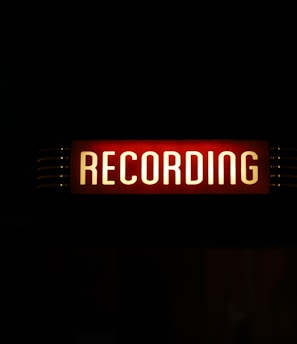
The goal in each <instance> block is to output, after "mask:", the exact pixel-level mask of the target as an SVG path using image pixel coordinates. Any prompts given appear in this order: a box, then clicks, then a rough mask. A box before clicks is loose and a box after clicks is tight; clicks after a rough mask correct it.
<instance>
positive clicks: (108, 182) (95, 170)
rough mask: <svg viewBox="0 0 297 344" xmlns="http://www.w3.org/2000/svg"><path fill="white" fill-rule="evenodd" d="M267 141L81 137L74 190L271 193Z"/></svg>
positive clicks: (74, 156) (74, 155) (74, 158)
mask: <svg viewBox="0 0 297 344" xmlns="http://www.w3.org/2000/svg"><path fill="white" fill-rule="evenodd" d="M269 178H270V164H269V143H268V142H267V141H257V140H85V141H84V140H80V141H73V142H72V147H71V193H73V194H267V193H269V185H270V180H269Z"/></svg>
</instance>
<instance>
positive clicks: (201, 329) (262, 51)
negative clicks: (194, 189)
mask: <svg viewBox="0 0 297 344" xmlns="http://www.w3.org/2000/svg"><path fill="white" fill-rule="evenodd" d="M122 10H123V9H120V8H116V9H112V11H110V12H106V11H105V9H103V8H102V9H99V10H98V9H97V8H95V6H92V5H89V4H82V3H80V4H74V3H72V4H71V5H67V4H66V3H63V2H61V3H59V4H56V5H54V4H52V5H49V4H45V3H38V4H36V3H29V4H28V3H24V4H23V3H21V2H15V3H14V5H13V6H12V8H11V9H9V10H8V11H7V12H6V13H7V16H6V18H5V19H6V20H4V23H5V30H4V31H3V51H2V57H4V63H3V64H2V68H1V69H2V70H1V71H2V73H1V85H2V87H1V93H2V97H1V98H2V101H1V114H2V116H1V119H2V123H1V140H0V142H1V147H2V149H1V182H2V183H1V201H2V202H1V204H2V205H1V218H0V221H1V222H0V225H1V254H2V257H1V269H2V271H3V274H2V277H1V278H2V282H3V283H2V289H1V293H2V299H3V303H4V307H3V308H2V309H3V310H2V314H5V319H6V320H5V322H4V323H3V324H2V325H3V326H2V327H1V333H0V334H1V335H2V337H3V343H6V342H7V343H10V342H12V341H13V340H14V341H19V342H21V341H22V340H25V339H26V338H27V339H28V338H29V339H30V342H31V343H33V341H34V340H36V342H39V343H40V342H42V343H46V342H47V341H48V342H50V343H55V342H59V340H60V341H61V342H63V343H66V341H67V340H68V341H69V342H71V340H72V342H73V343H74V342H75V340H76V342H79V340H81V342H87V340H89V341H90V342H91V337H92V336H93V339H92V340H93V341H96V340H97V342H98V341H99V342H100V343H114V342H115V339H113V338H115V337H116V338H117V342H121V341H122V342H123V341H125V342H126V341H127V342H130V343H131V342H133V341H135V342H137V343H146V341H148V342H152V341H154V342H157V341H158V340H159V341H160V342H162V343H164V342H173V343H192V342H197V340H198V339H199V340H201V341H203V342H205V343H215V342H216V339H215V336H214V335H211V333H213V332H217V333H218V336H219V337H220V338H221V341H219V342H220V343H224V339H222V338H225V337H224V335H223V334H224V333H225V332H224V330H226V328H228V329H229V327H230V326H229V325H230V324H229V325H228V323H225V322H226V321H227V320H226V309H227V308H228V307H229V306H230V304H231V303H232V302H233V303H235V304H236V302H237V307H239V309H241V310H242V309H243V311H244V312H245V313H246V314H248V316H247V319H248V320H249V321H252V322H253V324H254V323H256V325H253V326H254V327H253V328H256V330H254V331H255V333H256V335H255V337H254V338H256V339H257V338H262V343H263V340H266V339H267V338H270V337H269V336H272V337H273V338H274V340H277V339H276V338H280V339H279V340H283V341H280V342H282V343H284V339H283V333H287V337H288V339H287V340H288V342H289V340H293V339H292V338H295V337H294V336H295V333H293V332H294V331H293V330H292V329H293V328H294V326H291V328H290V329H291V330H290V329H283V327H282V325H279V326H278V325H275V324H279V322H278V320H276V319H279V318H283V317H284V316H283V314H285V315H286V316H287V318H288V319H293V320H292V322H293V321H295V319H296V318H295V315H294V314H295V311H296V307H295V300H296V295H295V294H296V293H295V283H296V282H295V261H296V259H295V250H294V247H295V240H296V237H295V229H296V219H295V202H296V200H295V199H296V194H295V193H294V190H293V191H292V190H290V191H286V192H281V193H272V194H269V195H258V196H255V195H254V196H246V195H236V196H234V195H229V196H227V195H220V196H214V195H203V196H202V195H197V196H195V195H194V196H193V195H191V196H183V195H179V196H168V195H159V196H152V195H150V196H149V197H148V196H144V195H142V196H141V195H138V196H115V195H113V196H110V197H109V196H104V197H99V196H98V197H82V198H72V197H71V196H69V195H67V194H62V193H55V192H53V193H51V192H49V193H46V194H42V195H40V194H39V193H38V192H36V189H35V173H36V171H35V168H36V166H35V164H36V152H37V150H38V148H39V147H41V146H45V145H47V144H48V145H56V144H57V145H60V144H67V143H69V142H70V141H71V140H72V139H78V138H95V139H101V138H104V139H106V138H107V139H108V138H111V139H118V138H119V139H126V138H128V139H130V138H133V139H134V138H136V139H200V138H205V139H213V138H219V139H220V138H222V139H225V138H227V139H264V140H269V141H270V143H271V145H284V146H286V145H290V146H293V147H294V146H295V145H296V144H297V141H296V133H295V126H294V115H295V112H296V111H295V110H296V105H295V93H294V91H295V90H294V86H295V79H296V71H295V65H294V61H295V59H296V53H295V52H294V49H293V48H294V44H293V42H294V41H293V38H292V28H291V24H292V22H291V21H290V20H289V18H288V19H287V18H286V17H284V16H283V15H282V14H281V13H270V12H269V11H268V10H267V9H265V11H261V10H260V9H258V10H257V11H255V12H253V11H252V14H250V15H248V14H247V13H246V12H245V11H239V12H238V15H237V16H233V15H230V17H229V16H226V15H222V13H221V12H220V10H216V11H214V9H213V10H212V11H210V12H209V13H208V15H207V14H206V13H205V15H204V12H202V13H201V12H199V13H196V11H194V12H192V11H191V10H189V11H188V10H187V11H186V14H185V15H183V14H182V13H176V14H171V12H170V11H169V10H166V11H164V13H163V12H162V14H161V9H160V8H159V9H158V10H153V11H152V14H150V12H148V9H138V12H137V14H136V15H134V16H133V15H132V18H129V17H128V16H126V15H124V14H123V13H124V12H122ZM125 10H126V11H127V12H128V13H129V9H127V8H125ZM134 10H135V9H134ZM131 11H132V9H131ZM227 12H228V11H227ZM4 13H5V12H4ZM107 13H109V15H107ZM125 13H126V12H125ZM131 13H134V12H131ZM190 13H192V16H193V18H192V16H191V18H190ZM230 13H231V12H230ZM196 14H197V17H196ZM132 19H133V20H132ZM286 19H287V20H286ZM251 257H252V258H251ZM282 259H283V260H282ZM250 260H252V263H248V262H250ZM280 261H281V262H283V263H280ZM236 264H237V265H236ZM249 264H252V266H253V269H254V270H252V272H251V271H250V270H249V269H250V268H249V267H250V265H249ZM259 266H260V267H261V268H262V270H261V268H259ZM271 266H273V267H275V266H279V269H278V270H277V269H276V270H273V268H271ZM257 269H258V270H257ZM269 269H271V270H269ZM267 271H270V274H269V273H268V272H267ZM279 271H281V272H279ZM220 273H222V275H220ZM265 273H266V274H267V276H270V277H271V276H272V277H271V279H270V280H269V278H268V279H265V278H264V279H263V281H262V282H263V283H262V282H259V281H260V280H259V278H260V277H261V276H262V277H263V276H266V275H265ZM218 276H220V277H218ZM234 276H237V277H234ZM259 276H260V277H259ZM266 280H268V282H265V281H266ZM236 281H237V282H236ZM238 281H241V282H240V283H241V284H240V283H239V282H238ZM242 281H245V282H242ZM251 281H253V282H251ZM273 281H274V282H273ZM275 281H276V282H275ZM238 283H239V286H238ZM249 283H250V284H251V283H254V285H258V286H260V287H258V289H257V288H256V287H250V284H249ZM265 283H267V284H265ZM216 285H221V288H217V289H216V288H215V286H216ZM247 285H248V287H247ZM245 288H247V290H248V291H246V289H245ZM261 288H262V289H261ZM271 289H272V290H274V292H273V293H272V294H271V295H272V296H271V298H268V299H267V300H268V301H267V302H266V303H265V302H264V306H263V305H262V308H261V307H260V306H258V303H259V302H260V301H259V300H261V295H262V294H261V293H263V295H266V294H267V293H266V291H268V290H271ZM238 290H239V291H238ZM251 290H253V293H254V294H256V295H257V297H258V299H257V297H254V300H255V299H257V300H258V301H259V302H258V303H257V302H256V301H251V299H250V295H251V294H252V292H251ZM288 290H289V291H288ZM236 291H237V292H238V294H239V295H241V296H238V298H236V297H234V294H236ZM268 294H269V293H268ZM279 294H281V295H288V296H287V299H286V301H283V299H284V298H283V297H280V296H279ZM218 295H219V296H218ZM226 295H227V296H226ZM228 295H229V296H228ZM230 295H231V296H230ZM247 295H249V296H247ZM269 295H270V294H269ZM230 299H233V301H232V300H231V301H230ZM262 299H263V298H262ZM205 300H215V301H213V303H211V302H210V303H207V302H206V301H205ZM234 300H235V301H234ZM236 300H237V301H236ZM242 300H243V301H242ZM271 300H273V301H271ZM275 300H282V301H279V302H278V301H275ZM288 300H289V301H288ZM260 303H261V302H260ZM280 304H281V305H283V304H286V305H287V304H290V305H291V308H290V307H289V310H286V311H281V310H280V309H282V308H281V306H280ZM228 305H229V306H228ZM251 305H253V306H251ZM257 307H258V308H257ZM220 309H221V310H222V309H223V311H222V313H220V311H219V310H220ZM210 310H213V312H214V313H217V314H221V317H220V316H218V318H212V317H211V316H209V312H210ZM261 312H262V313H261ZM282 312H283V313H282ZM290 312H291V313H290ZM181 314H183V316H181ZM255 314H256V315H257V316H258V318H261V319H266V320H267V319H268V320H267V321H266V323H265V325H263V322H262V325H261V326H262V327H263V328H264V330H259V328H258V327H257V326H260V325H259V323H260V322H259V321H258V320H257V319H258V318H257V316H255ZM259 314H260V316H259ZM268 314H273V315H275V316H274V317H273V319H271V317H269V316H268ZM251 319H252V320H251ZM255 319H256V320H255ZM264 322H265V321H264ZM239 323H240V322H239ZM287 323H290V321H287ZM99 324H100V325H99ZM257 324H258V325H257ZM261 326H260V327H261ZM265 326H266V327H265ZM262 327H261V329H262ZM206 328H210V330H209V331H207V330H206ZM212 328H213V329H217V330H216V331H211V329H212ZM275 328H277V330H278V331H279V333H278V335H275V333H274V332H273V331H272V329H275ZM218 329H219V330H218ZM228 331H229V330H228ZM228 331H227V332H228ZM230 331H231V330H230ZM282 331H283V332H282ZM290 331H291V332H290ZM157 332H161V334H160V335H157ZM231 332H232V331H231ZM228 333H229V332H228ZM232 333H233V332H232ZM242 333H244V335H243V337H246V338H248V335H249V333H250V330H249V327H248V326H247V327H246V328H245V327H244V322H243V330H242ZM271 333H274V335H272V334H271ZM261 335H262V336H263V337H261ZM79 336H80V337H79ZM96 336H97V337H96ZM70 338H72V339H70ZM79 338H83V339H79ZM87 338H89V339H87ZM263 338H264V339H263ZM256 339H255V340H256ZM108 340H109V341H108ZM270 342H272V341H270ZM234 343H235V341H234Z"/></svg>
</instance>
